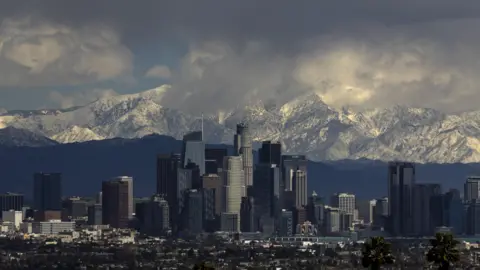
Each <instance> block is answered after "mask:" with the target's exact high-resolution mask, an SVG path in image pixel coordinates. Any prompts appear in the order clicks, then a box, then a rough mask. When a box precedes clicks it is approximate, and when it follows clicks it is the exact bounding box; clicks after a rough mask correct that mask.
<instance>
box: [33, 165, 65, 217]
mask: <svg viewBox="0 0 480 270" xmlns="http://www.w3.org/2000/svg"><path fill="white" fill-rule="evenodd" d="M33 189H34V190H33V200H34V208H35V210H37V214H36V220H38V221H44V220H45V219H46V218H48V217H55V218H59V217H60V216H61V211H62V175H61V174H60V173H35V174H34V184H33ZM47 212H48V214H46V213H47Z"/></svg>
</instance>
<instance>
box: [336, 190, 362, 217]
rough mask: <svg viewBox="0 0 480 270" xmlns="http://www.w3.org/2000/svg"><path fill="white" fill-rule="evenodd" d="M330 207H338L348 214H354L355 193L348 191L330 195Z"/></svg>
mask: <svg viewBox="0 0 480 270" xmlns="http://www.w3.org/2000/svg"><path fill="white" fill-rule="evenodd" d="M330 204H331V206H332V207H335V208H338V209H340V211H342V212H344V213H348V214H350V215H352V216H353V215H354V214H355V206H356V203H355V195H354V194H349V193H336V194H334V195H333V196H332V197H331V202H330Z"/></svg>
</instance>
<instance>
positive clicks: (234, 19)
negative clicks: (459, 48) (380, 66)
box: [0, 0, 480, 47]
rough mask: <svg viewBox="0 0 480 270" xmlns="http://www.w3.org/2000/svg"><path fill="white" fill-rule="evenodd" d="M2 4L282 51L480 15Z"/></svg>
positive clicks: (373, 5)
mask: <svg viewBox="0 0 480 270" xmlns="http://www.w3.org/2000/svg"><path fill="white" fill-rule="evenodd" d="M1 5H2V6H1V9H0V10H1V11H0V14H2V15H3V16H12V14H20V15H22V14H32V13H33V14H37V15H39V16H44V17H47V18H49V19H52V20H56V21H58V22H61V23H71V24H81V25H82V24H85V23H86V22H92V21H101V22H106V23H109V24H110V25H111V26H114V27H116V28H117V30H118V31H121V32H122V34H123V35H124V36H125V38H132V39H134V38H136V39H138V42H145V41H146V40H148V39H151V38H158V37H162V36H164V35H165V36H172V35H174V36H177V35H181V36H183V37H185V38H193V39H206V40H210V39H222V40H233V41H238V42H242V41H245V40H251V39H254V40H272V41H276V42H279V44H277V45H278V46H279V47H281V46H282V45H291V44H292V43H295V42H296V40H297V39H299V38H309V37H314V36H316V35H318V34H319V33H322V34H323V33H328V32H333V31H337V30H338V29H355V27H354V26H355V23H358V22H374V23H380V24H384V25H397V24H413V23H421V22H430V21H437V20H450V19H465V18H477V17H478V16H480V1H475V0H467V1H450V0H426V1H418V0H402V1H398V0H385V1H349V0H336V1H291V0H263V1H258V0H244V1H233V0H205V1H197V0H189V1H186V0H172V1H163V0H143V1H131V0H104V1H98V0H82V1H64V0H45V1H34V0H28V1H6V0H4V1H2V4H1ZM352 27H353V28H352Z"/></svg>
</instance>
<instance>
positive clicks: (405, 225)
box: [388, 162, 415, 236]
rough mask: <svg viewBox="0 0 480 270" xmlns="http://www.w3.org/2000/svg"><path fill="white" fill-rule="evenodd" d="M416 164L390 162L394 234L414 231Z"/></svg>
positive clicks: (389, 174)
mask: <svg viewBox="0 0 480 270" xmlns="http://www.w3.org/2000/svg"><path fill="white" fill-rule="evenodd" d="M414 186H415V165H414V164H413V163H405V162H390V163H389V165H388V206H389V211H388V213H389V215H390V216H389V222H388V225H389V227H390V228H389V231H390V233H391V234H392V235H394V236H407V235H412V234H414V231H413V224H414V223H413V207H414V204H413V188H414Z"/></svg>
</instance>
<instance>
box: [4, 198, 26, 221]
mask: <svg viewBox="0 0 480 270" xmlns="http://www.w3.org/2000/svg"><path fill="white" fill-rule="evenodd" d="M23 201H24V197H23V194H17V193H10V192H7V193H5V194H1V195H0V211H2V213H3V211H9V210H15V211H22V208H23ZM2 213H0V217H1V215H2Z"/></svg>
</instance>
